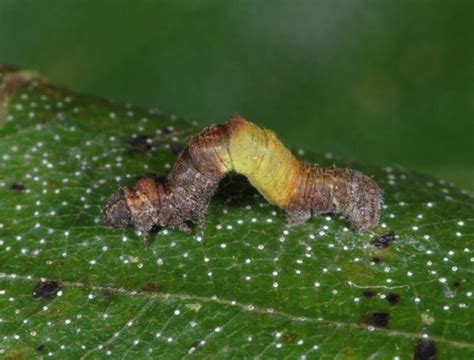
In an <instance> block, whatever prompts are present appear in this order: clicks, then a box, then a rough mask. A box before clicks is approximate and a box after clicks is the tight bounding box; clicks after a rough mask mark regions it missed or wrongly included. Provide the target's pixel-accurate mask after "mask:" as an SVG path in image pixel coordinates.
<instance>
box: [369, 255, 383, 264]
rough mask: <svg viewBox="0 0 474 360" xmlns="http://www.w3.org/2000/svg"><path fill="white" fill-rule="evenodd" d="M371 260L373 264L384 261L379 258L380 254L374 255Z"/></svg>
mask: <svg viewBox="0 0 474 360" xmlns="http://www.w3.org/2000/svg"><path fill="white" fill-rule="evenodd" d="M370 262H371V263H372V264H380V263H381V262H382V259H381V258H379V257H378V256H374V257H373V258H372V259H370Z"/></svg>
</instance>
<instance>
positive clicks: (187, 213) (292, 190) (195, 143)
mask: <svg viewBox="0 0 474 360" xmlns="http://www.w3.org/2000/svg"><path fill="white" fill-rule="evenodd" d="M231 171H235V172H237V173H239V174H242V175H244V176H246V177H247V179H248V180H249V181H250V183H251V184H252V185H253V186H254V187H255V188H256V189H257V190H258V191H259V192H260V193H261V194H262V195H263V196H264V197H265V199H267V201H268V202H270V203H271V204H274V205H277V206H279V207H281V208H282V209H284V210H285V211H286V213H287V219H288V223H289V224H301V223H304V222H305V221H306V220H308V219H309V218H310V217H311V216H312V215H318V214H323V213H328V212H332V213H340V214H342V215H343V216H345V217H346V218H347V219H348V220H349V221H350V222H351V225H352V227H353V228H354V229H355V230H358V231H363V230H367V229H370V228H373V227H374V226H376V225H377V224H378V221H379V217H380V207H381V204H382V201H383V193H382V191H381V190H380V188H379V187H378V186H377V184H376V183H375V182H374V181H373V180H372V179H371V178H370V177H368V176H366V175H364V174H362V173H360V172H358V171H356V170H351V169H336V168H334V169H322V168H318V167H315V166H312V165H310V164H307V163H305V162H303V161H300V160H298V159H296V158H295V157H294V156H293V154H292V153H291V152H290V150H288V149H287V148H286V147H285V146H284V145H283V144H282V143H281V142H280V141H279V140H278V139H277V137H276V136H275V134H274V133H273V132H272V131H270V130H267V129H262V128H260V127H258V126H257V125H255V124H253V123H251V122H248V121H245V120H244V119H243V118H241V117H240V116H238V115H236V116H233V117H231V118H230V119H229V120H228V121H227V123H226V124H225V125H214V126H211V127H209V128H207V129H205V130H204V131H202V132H201V133H200V134H198V135H196V136H193V137H191V138H189V140H188V146H187V147H186V148H185V149H184V150H183V151H182V152H181V153H180V155H179V157H178V159H177V160H176V163H175V164H174V166H173V168H172V169H171V171H170V173H169V174H168V176H167V177H166V179H165V180H158V179H156V178H153V177H144V178H141V179H140V180H139V181H138V182H137V184H136V185H135V186H134V187H133V188H129V187H124V188H123V189H121V190H120V191H118V192H117V193H115V194H114V195H112V196H111V197H110V199H109V201H108V202H107V204H106V206H105V208H104V211H103V213H104V220H105V223H106V224H107V225H108V226H110V227H114V228H122V227H126V226H128V225H129V224H133V225H134V226H135V228H136V229H137V230H140V231H142V232H143V233H145V234H147V233H148V232H149V231H150V230H152V228H153V227H155V226H163V227H165V226H167V227H173V228H178V229H181V230H183V231H186V232H189V231H190V228H189V227H188V225H187V224H186V222H187V221H197V222H198V223H199V224H201V225H203V224H204V221H205V215H206V212H207V208H208V206H209V203H210V201H211V198H212V196H213V195H214V193H215V191H216V190H217V187H218V185H219V182H220V181H221V180H222V178H223V177H224V176H225V175H226V174H227V173H229V172H231Z"/></svg>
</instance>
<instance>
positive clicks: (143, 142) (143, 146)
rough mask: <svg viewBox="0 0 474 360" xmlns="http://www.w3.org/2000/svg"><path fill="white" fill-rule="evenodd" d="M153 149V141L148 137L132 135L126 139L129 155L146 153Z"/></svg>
mask: <svg viewBox="0 0 474 360" xmlns="http://www.w3.org/2000/svg"><path fill="white" fill-rule="evenodd" d="M152 148H153V139H152V138H151V137H150V136H148V135H134V136H132V137H130V138H129V139H128V143H127V149H128V152H129V153H134V152H148V151H150V150H151V149H152Z"/></svg>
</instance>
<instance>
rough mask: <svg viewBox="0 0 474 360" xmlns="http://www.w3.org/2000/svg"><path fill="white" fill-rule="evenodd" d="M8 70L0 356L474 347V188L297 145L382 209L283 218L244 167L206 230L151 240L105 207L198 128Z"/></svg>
mask: <svg viewBox="0 0 474 360" xmlns="http://www.w3.org/2000/svg"><path fill="white" fill-rule="evenodd" d="M0 73H1V75H0V206H1V211H0V355H2V356H3V357H5V358H34V357H40V356H47V355H50V356H52V357H53V358H91V359H92V358H107V357H109V356H112V357H114V358H129V359H132V358H144V357H145V358H146V357H150V358H152V357H153V358H156V357H162V358H166V359H173V358H201V357H217V356H219V357H229V358H230V357H239V358H240V357H252V358H253V357H260V358H284V357H287V358H296V357H298V358H305V357H306V358H323V359H324V358H327V359H332V358H366V357H370V356H372V357H374V358H396V357H399V358H402V359H405V358H411V357H415V358H421V359H422V358H427V356H428V355H430V354H436V355H437V356H438V357H439V358H446V359H448V358H450V359H454V358H472V357H473V356H474V339H473V337H474V335H473V331H472V327H473V316H474V313H473V306H474V304H473V295H472V291H473V280H472V279H473V262H474V255H473V249H472V248H473V243H472V239H473V234H474V221H473V208H474V201H473V198H472V196H471V195H469V194H467V193H465V192H463V191H461V190H460V189H458V188H455V187H453V186H451V185H449V184H446V183H444V182H442V181H439V180H436V179H432V178H430V177H427V176H423V175H419V174H413V173H409V172H406V171H403V170H400V169H392V168H384V169H381V168H371V167H365V166H361V165H359V164H350V163H346V162H344V161H342V160H339V159H334V158H332V157H331V156H330V155H326V156H317V155H305V154H303V152H302V151H300V152H299V156H300V157H301V158H303V159H304V160H306V161H310V162H313V163H318V164H320V165H321V166H332V165H334V164H336V165H337V166H340V167H352V168H356V169H358V170H361V171H363V172H364V173H366V174H369V175H371V176H373V177H374V179H375V180H376V181H377V182H378V183H379V184H380V186H381V187H382V188H383V189H384V191H385V205H384V209H383V213H382V219H381V224H380V226H379V227H378V228H376V229H375V230H374V231H372V232H367V233H362V234H358V233H355V232H353V231H352V230H350V229H349V228H348V224H347V222H346V221H344V220H343V219H340V218H338V217H336V216H321V217H316V218H313V219H311V220H310V221H308V222H307V223H306V224H304V225H301V226H295V227H287V226H286V224H285V216H284V213H283V212H282V211H281V210H280V209H278V208H275V207H273V206H271V205H269V204H267V203H266V202H265V201H264V199H263V198H262V197H261V196H260V195H259V194H258V193H256V191H255V190H254V189H252V188H251V186H250V185H249V184H248V183H247V182H246V180H245V179H244V178H242V177H239V176H230V177H228V178H226V179H225V180H224V181H223V183H222V186H221V187H220V189H219V192H218V194H216V196H215V198H214V199H213V201H212V204H211V206H210V210H209V214H208V216H207V219H206V227H205V230H204V231H203V232H202V233H199V232H198V231H197V230H196V233H195V234H194V235H193V236H190V235H186V234H183V233H181V232H179V231H175V230H169V229H162V230H160V231H159V232H158V233H156V234H155V235H154V236H153V237H152V240H151V244H150V246H149V248H148V249H147V250H145V249H144V248H143V246H142V239H141V236H140V235H139V234H137V233H135V231H134V230H133V229H131V228H128V229H125V230H110V229H107V228H105V227H104V225H103V223H102V219H101V208H102V206H103V205H104V203H105V201H106V199H107V198H108V196H109V195H110V194H112V193H113V192H115V191H116V190H117V189H119V188H120V187H122V186H125V185H133V184H134V183H135V181H136V179H137V177H138V176H141V175H144V174H148V173H158V174H159V175H166V173H167V172H168V171H169V169H170V167H171V166H172V164H173V163H174V161H175V159H176V156H177V153H178V152H179V150H180V149H181V148H182V147H183V146H184V145H185V142H186V139H187V137H188V136H190V135H192V134H195V133H196V132H198V131H199V128H197V127H195V126H193V125H191V124H189V123H188V122H185V121H181V120H177V119H174V118H170V117H167V116H164V115H162V114H160V113H159V112H158V111H157V110H149V111H146V110H143V109H139V108H135V107H133V106H125V105H122V104H115V103H112V102H108V101H104V100H102V99H98V98H94V97H90V96H84V95H81V94H77V93H74V92H71V91H68V90H64V89H61V88H58V87H56V86H54V85H52V84H50V83H48V82H47V81H45V80H43V79H42V78H40V77H37V76H36V75H34V74H32V73H25V72H17V71H14V70H12V69H6V68H4V69H2V70H1V72H0ZM336 140H337V139H336ZM390 231H393V232H394V233H395V236H394V237H392V238H390V235H388V237H389V238H390V241H388V243H385V244H383V241H382V243H380V237H381V236H383V235H386V234H388V233H389V232H390ZM377 239H378V241H377ZM382 239H387V238H382ZM423 356H425V357H423Z"/></svg>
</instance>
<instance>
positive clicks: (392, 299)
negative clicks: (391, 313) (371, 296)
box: [385, 292, 400, 305]
mask: <svg viewBox="0 0 474 360" xmlns="http://www.w3.org/2000/svg"><path fill="white" fill-rule="evenodd" d="M385 300H387V301H388V303H389V304H390V305H397V304H398V303H399V302H400V295H398V294H396V293H393V292H392V293H388V294H387V296H385Z"/></svg>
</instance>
